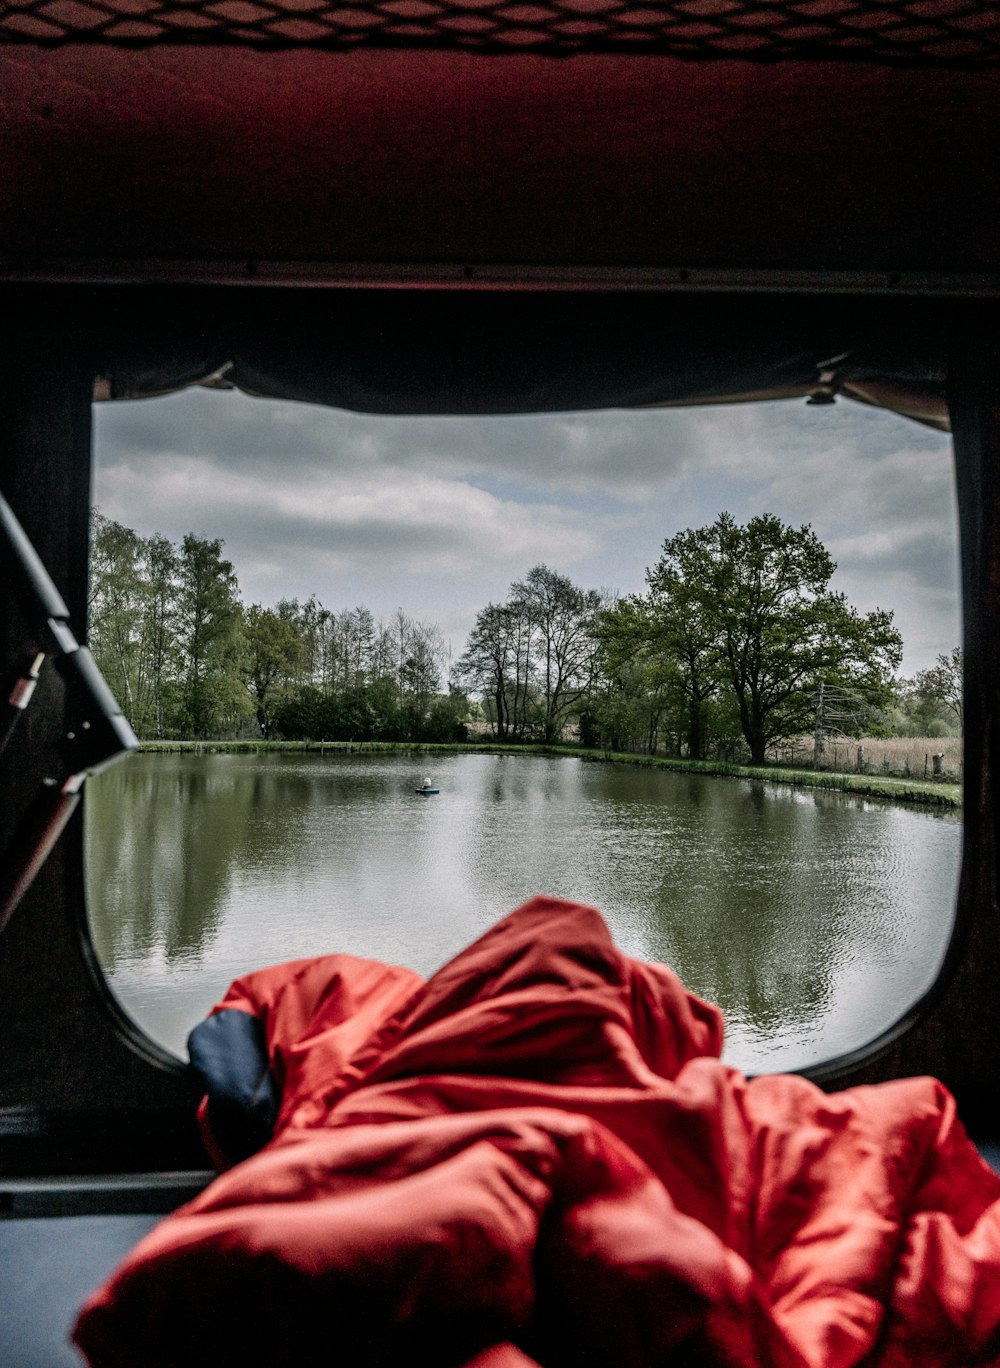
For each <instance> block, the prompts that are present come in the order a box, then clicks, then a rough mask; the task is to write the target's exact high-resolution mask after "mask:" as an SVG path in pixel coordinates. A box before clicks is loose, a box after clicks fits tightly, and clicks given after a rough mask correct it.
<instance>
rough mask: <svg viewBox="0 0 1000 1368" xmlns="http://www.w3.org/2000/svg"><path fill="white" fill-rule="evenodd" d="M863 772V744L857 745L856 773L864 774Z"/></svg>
mask: <svg viewBox="0 0 1000 1368" xmlns="http://www.w3.org/2000/svg"><path fill="white" fill-rule="evenodd" d="M864 772H865V748H864V746H859V747H858V773H859V774H864Z"/></svg>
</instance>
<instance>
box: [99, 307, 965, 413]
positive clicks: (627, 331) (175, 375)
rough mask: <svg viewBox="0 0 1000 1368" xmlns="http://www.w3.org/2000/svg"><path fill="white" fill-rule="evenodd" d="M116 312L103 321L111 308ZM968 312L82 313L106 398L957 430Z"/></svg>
mask: <svg viewBox="0 0 1000 1368" xmlns="http://www.w3.org/2000/svg"><path fill="white" fill-rule="evenodd" d="M98 303H99V305H100V307H99V308H98V307H97V305H98ZM971 312H972V311H971V310H970V306H967V305H954V306H949V305H948V304H947V302H940V301H938V302H930V303H928V302H920V301H915V300H914V301H907V300H903V301H900V300H894V301H887V300H882V299H860V298H849V297H848V298H823V297H816V296H813V297H811V298H804V297H795V296H778V295H772V296H753V295H707V296H706V295H702V296H693V295H679V294H671V293H669V292H664V293H655V292H648V293H634V294H629V293H604V292H593V293H576V292H566V293H561V292H551V293H546V292H541V291H539V292H531V291H524V292H464V291H415V292H395V291H378V290H376V291H363V290H335V289H331V290H293V289H288V290H285V289H266V290H253V291H248V290H245V289H238V288H226V287H215V288H212V287H198V288H195V287H172V288H166V287H155V288H154V287H133V288H132V289H119V290H111V291H109V290H108V289H107V288H105V289H104V290H103V291H102V292H100V293H99V294H88V293H87V292H83V293H82V294H81V295H80V296H79V297H78V298H77V299H76V300H75V302H74V318H75V324H76V326H77V328H78V329H79V330H80V336H81V345H84V346H86V347H87V348H88V349H90V350H91V351H92V353H93V355H94V360H95V377H96V384H95V395H96V397H98V398H102V399H136V398H144V397H149V396H151V395H155V394H162V393H165V392H168V391H171V390H175V389H179V388H183V387H184V386H187V385H192V384H205V385H209V386H213V385H214V386H219V385H221V386H226V387H236V388H239V389H242V390H245V391H246V392H248V393H250V394H255V395H261V396H267V397H271V398H276V399H290V400H298V401H301V402H305V403H313V404H327V405H332V406H335V407H342V408H348V409H355V410H358V411H362V412H369V413H385V414H405V413H424V414H427V413H459V414H475V413H483V414H485V413H524V412H554V411H572V410H582V409H600V408H632V407H639V406H659V405H689V404H707V403H732V402H746V401H752V400H758V399H778V398H800V399H801V398H811V399H812V400H813V402H829V401H831V400H834V399H836V397H837V396H838V395H843V396H845V397H848V398H855V399H858V400H860V401H861V402H864V403H869V404H877V405H879V406H881V407H885V408H889V409H892V410H894V411H896V412H898V413H902V414H905V415H906V416H908V417H912V418H915V419H918V420H919V421H922V422H927V423H931V424H933V425H934V426H937V427H944V426H946V425H947V408H946V404H945V399H944V382H945V369H946V367H945V359H944V358H945V356H946V354H947V345H948V337H949V335H950V332H951V331H952V330H953V329H954V328H955V327H956V326H957V325H960V326H962V327H963V328H964V329H966V330H967V329H968V328H969V327H970V326H974V319H973V320H972V321H971V322H970V313H971Z"/></svg>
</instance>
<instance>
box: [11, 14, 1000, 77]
mask: <svg viewBox="0 0 1000 1368" xmlns="http://www.w3.org/2000/svg"><path fill="white" fill-rule="evenodd" d="M11 43H30V44H34V45H42V46H51V47H56V46H61V45H66V44H100V45H104V46H117V47H149V46H155V45H160V44H195V45H211V44H222V45H235V46H242V47H255V48H262V49H282V48H296V47H312V48H329V49H340V50H344V49H351V48H358V47H388V48H407V47H418V48H419V47H426V48H435V49H452V50H461V49H465V50H469V51H475V52H490V53H500V52H508V53H510V52H536V53H544V54H549V55H555V56H560V55H566V56H568V55H571V54H573V53H580V52H589V53H598V52H637V53H645V54H648V55H653V54H657V55H664V56H672V57H682V58H691V59H700V58H738V59H743V60H747V59H749V60H755V61H764V62H767V61H782V60H831V59H832V60H854V61H867V62H875V63H888V64H892V65H910V66H913V65H917V66H928V65H930V66H934V65H944V66H984V65H991V64H994V63H996V62H997V61H998V60H1000V5H998V4H977V3H974V0H0V44H11Z"/></svg>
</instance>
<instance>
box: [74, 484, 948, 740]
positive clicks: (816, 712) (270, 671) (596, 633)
mask: <svg viewBox="0 0 1000 1368" xmlns="http://www.w3.org/2000/svg"><path fill="white" fill-rule="evenodd" d="M91 535H92V578H91V593H90V622H89V633H90V644H91V648H92V650H93V651H94V654H95V657H96V658H97V662H98V664H99V666H100V668H101V670H102V671H103V673H104V675H105V677H106V678H107V680H108V682H109V684H110V685H111V688H112V690H113V691H114V692H115V694H116V697H118V699H119V701H120V703H121V705H122V707H123V710H124V711H125V713H126V715H127V716H128V717H129V720H130V721H131V723H132V725H133V727H134V728H135V730H136V731H137V733H138V734H139V735H140V736H143V737H181V738H199V737H223V736H236V735H246V734H248V733H250V734H257V735H260V736H262V737H264V738H274V737H281V738H285V739H289V740H292V739H313V740H321V739H326V740H395V741H417V740H425V741H426V740H436V741H448V740H461V739H464V738H465V737H466V736H467V735H468V732H469V728H470V727H474V728H475V729H477V730H479V731H483V730H485V731H487V732H489V733H490V734H491V735H493V736H494V737H495V738H496V739H497V740H500V741H508V742H523V741H541V742H545V743H552V742H555V741H558V740H560V739H565V738H569V737H572V738H573V739H574V740H578V741H579V742H580V743H581V744H583V745H586V746H601V747H604V748H606V749H611V750H619V751H647V752H651V753H652V752H656V751H667V752H669V753H675V754H685V755H687V756H689V757H690V758H693V759H704V758H711V757H722V758H729V759H732V758H738V757H739V756H747V757H748V758H750V760H751V761H752V762H754V763H762V762H763V761H764V759H765V757H766V755H767V754H768V752H769V750H770V749H771V748H773V747H774V746H775V745H776V744H777V743H778V742H780V741H783V740H786V739H788V738H790V737H795V736H801V735H802V734H804V733H811V732H812V731H813V730H814V728H815V729H816V731H817V736H818V735H819V728H820V725H821V723H822V725H827V726H832V725H836V727H837V728H838V729H839V730H841V731H842V732H844V733H845V734H848V735H851V734H854V735H860V734H868V735H871V734H878V733H879V732H881V733H883V734H885V733H888V732H893V731H896V732H898V731H904V732H905V731H909V732H910V733H911V734H922V735H934V734H942V732H944V731H951V730H955V729H960V725H961V652H960V651H957V650H956V651H954V652H952V653H951V655H950V656H939V657H938V660H937V663H936V665H935V666H934V667H932V668H931V669H930V670H925V671H922V672H921V673H920V674H919V675H918V676H916V677H915V678H914V679H912V680H900V679H899V678H897V673H896V672H897V670H898V668H899V664H900V660H901V656H902V639H901V637H900V635H899V632H898V631H897V630H896V628H895V627H894V626H893V622H892V613H891V612H888V611H886V610H884V609H880V608H879V609H875V610H873V611H872V612H869V613H865V614H862V613H859V612H858V611H857V610H856V609H855V608H853V607H852V606H851V605H850V604H849V603H848V602H847V600H846V599H845V597H844V595H843V594H840V593H836V592H834V591H832V590H831V589H830V580H831V578H832V575H833V573H834V570H835V568H836V566H835V563H834V561H833V559H832V557H831V556H830V554H829V552H828V551H827V550H826V548H825V547H824V546H823V545H822V543H821V542H820V541H819V539H818V538H817V537H816V535H815V533H814V532H813V531H812V529H811V528H810V527H809V526H808V525H806V526H803V527H799V528H795V527H791V526H788V525H786V524H784V523H782V522H781V521H780V520H779V519H778V518H776V517H774V516H772V515H770V514H764V515H761V516H758V517H755V518H751V519H750V520H749V521H748V522H747V523H746V524H745V525H740V524H738V523H737V522H736V521H735V520H734V519H733V518H732V517H731V516H730V515H729V514H727V513H723V514H721V515H720V517H719V518H717V519H716V521H715V522H714V523H712V524H711V525H710V526H707V527H703V528H698V529H691V528H689V529H687V530H686V531H683V532H680V533H678V534H676V535H675V536H674V537H671V538H669V539H668V540H666V541H665V542H664V543H663V546H662V550H661V554H660V557H659V559H658V560H657V561H656V563H655V564H654V565H653V566H652V567H650V569H648V570H647V572H646V588H645V591H644V592H642V593H638V594H631V595H627V596H615V595H612V594H610V593H608V592H607V591H601V590H596V589H585V588H582V587H580V586H578V585H575V584H574V583H573V582H572V581H571V580H570V579H569V578H567V577H566V576H565V575H562V574H560V573H559V572H557V571H555V570H553V569H551V568H549V567H548V566H545V565H536V566H534V567H533V568H532V569H530V570H529V571H528V572H527V574H526V575H525V576H524V577H523V578H522V579H519V580H516V581H514V582H513V583H512V584H511V585H510V587H509V590H508V593H507V596H506V598H505V599H504V600H503V601H502V602H497V603H489V604H487V605H486V606H485V607H484V608H482V609H481V610H480V611H479V613H478V614H477V615H476V619H475V625H474V626H473V629H472V631H471V633H470V635H469V638H468V641H467V642H466V645H465V648H464V650H463V652H462V655H461V656H460V658H459V659H458V660H457V661H456V662H454V664H453V665H452V667H451V669H450V670H449V668H448V666H449V660H448V650H447V647H446V644H445V642H444V640H443V638H442V636H441V633H440V631H439V629H438V628H437V627H436V626H435V625H433V624H430V623H425V622H419V621H416V620H414V619H412V618H410V617H409V616H408V615H407V614H406V613H405V612H404V611H403V610H402V609H399V610H397V612H396V613H395V614H393V616H392V618H391V619H389V620H379V621H376V620H375V619H374V617H373V615H372V614H371V612H370V611H369V610H368V609H367V608H365V607H363V606H360V607H356V608H352V609H345V610H343V611H341V612H334V611H331V610H330V609H328V608H326V607H324V606H323V605H322V604H321V603H320V602H319V601H318V600H317V599H316V598H315V596H313V597H311V598H309V599H308V600H306V601H305V602H300V601H298V600H297V599H283V600H281V601H280V602H278V603H277V604H275V605H274V606H273V607H265V606H263V605H261V604H257V603H254V604H250V605H244V604H243V602H242V600H241V597H240V592H239V584H238V580H237V575H236V571H235V569H234V567H233V565H232V563H231V562H230V561H229V560H227V559H225V558H224V556H223V554H222V551H223V543H222V541H221V540H219V539H210V538H205V537H199V536H196V535H194V534H193V533H192V534H189V535H188V536H186V537H184V538H183V540H182V541H181V542H180V543H179V544H174V543H171V542H170V541H169V540H168V539H167V538H165V537H162V536H159V535H154V536H152V537H148V538H143V537H141V536H140V535H139V534H138V533H136V532H135V531H133V530H132V529H130V528H126V527H123V526H122V525H121V524H119V523H116V522H114V521H112V520H111V519H109V518H106V517H104V516H103V515H102V514H101V513H100V512H99V511H97V510H95V511H94V515H93V518H92V529H91ZM823 699H826V700H827V715H826V716H825V717H824V715H823ZM834 700H835V701H836V707H834ZM834 719H836V721H835V723H834Z"/></svg>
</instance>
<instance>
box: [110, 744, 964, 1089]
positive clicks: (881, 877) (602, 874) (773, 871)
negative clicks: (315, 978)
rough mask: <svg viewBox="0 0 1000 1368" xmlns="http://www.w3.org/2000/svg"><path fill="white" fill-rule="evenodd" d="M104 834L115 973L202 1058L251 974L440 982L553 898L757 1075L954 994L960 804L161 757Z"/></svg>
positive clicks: (437, 761)
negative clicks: (693, 1009)
mask: <svg viewBox="0 0 1000 1368" xmlns="http://www.w3.org/2000/svg"><path fill="white" fill-rule="evenodd" d="M425 774H430V775H432V776H433V779H434V782H435V783H436V784H437V785H438V786H439V787H440V790H441V791H440V793H439V794H438V795H437V796H434V797H429V798H422V797H418V796H417V795H416V794H415V793H414V791H413V790H414V787H415V786H416V785H417V784H419V783H420V782H421V780H422V778H423V776H424V775H425ZM86 818H87V878H88V897H89V904H90V916H91V926H92V931H93V937H94V942H95V945H96V947H97V951H98V954H99V956H100V959H101V962H102V964H103V965H104V968H105V971H106V973H107V975H108V978H109V980H110V982H111V984H112V986H113V988H114V990H115V992H116V993H117V994H118V996H119V998H120V1000H121V1002H122V1003H123V1005H124V1006H125V1008H126V1010H127V1011H128V1012H129V1014H130V1015H131V1016H132V1017H133V1018H134V1019H135V1020H136V1021H137V1022H138V1023H139V1024H140V1025H141V1026H143V1027H144V1028H145V1029H146V1030H147V1031H148V1032H149V1033H150V1034H151V1035H152V1036H153V1037H154V1038H156V1039H157V1040H159V1041H160V1042H161V1043H163V1044H165V1045H166V1046H168V1047H169V1048H170V1049H173V1050H175V1051H177V1052H178V1053H180V1054H183V1053H184V1040H185V1037H186V1035H187V1032H188V1031H189V1030H190V1028H191V1027H192V1026H193V1025H194V1024H195V1023H196V1022H197V1021H198V1020H199V1019H200V1018H201V1017H202V1016H203V1015H204V1014H205V1012H206V1011H207V1010H208V1009H209V1008H210V1007H211V1006H212V1004H213V1003H214V1002H216V1001H217V1000H218V998H219V997H221V995H222V994H223V992H224V991H225V989H226V987H227V985H228V984H229V982H230V981H231V980H232V979H233V978H236V977H238V976H239V975H240V974H243V973H246V972H247V971H248V970H250V969H255V968H259V967H261V966H263V965H266V964H273V963H276V962H279V961H281V960H287V959H295V958H299V957H300V956H304V955H314V954H326V953H329V952H331V951H347V952H350V953H352V954H357V955H361V956H365V957H368V958H374V959H381V960H386V961H389V962H392V963H396V964H405V965H408V966H410V967H411V968H413V969H416V970H417V971H419V972H420V973H422V974H424V975H427V974H430V973H432V972H433V971H434V970H435V969H436V968H438V967H439V966H440V965H441V964H443V963H444V962H445V961H446V960H448V959H449V958H450V957H451V956H452V955H454V954H455V953H456V952H457V951H458V950H460V949H461V948H462V947H463V946H464V945H466V944H468V942H469V941H471V940H473V939H474V938H475V937H476V936H478V935H480V934H481V933H482V932H483V931H484V930H486V928H487V927H489V926H490V925H491V924H492V923H493V922H494V921H496V920H497V919H498V918H499V917H501V916H503V915H505V914H506V913H507V912H509V911H511V910H512V909H513V908H514V907H516V906H517V905H518V904H519V903H521V902H523V901H525V899H526V898H528V897H530V896H531V895H532V894H534V893H539V892H545V893H553V894H558V895H560V896H563V897H567V898H574V899H578V900H580V901H583V902H588V903H591V904H593V905H595V906H597V907H598V908H600V909H601V911H602V912H603V913H604V915H605V917H606V919H607V921H608V923H609V925H610V927H611V930H612V932H613V934H614V937H615V940H616V942H617V944H618V945H619V946H620V947H621V948H622V949H623V950H625V951H626V952H627V953H628V954H631V955H635V956H638V957H641V958H644V959H653V960H660V961H663V962H665V963H667V964H669V965H670V966H671V967H672V968H673V969H675V970H676V971H677V973H678V974H679V975H680V976H681V978H682V979H683V980H684V982H685V983H686V984H687V985H688V987H690V988H691V989H693V990H694V991H695V992H697V993H700V994H702V995H703V996H705V997H708V998H711V999H712V1000H713V1001H715V1002H717V1003H719V1005H720V1006H721V1007H722V1008H723V1010H724V1011H725V1013H726V1019H727V1036H726V1040H727V1044H726V1058H727V1059H729V1060H730V1061H731V1062H732V1063H734V1064H736V1065H737V1066H738V1067H740V1068H742V1069H745V1070H747V1071H748V1072H754V1071H759V1070H761V1069H788V1068H796V1067H801V1066H803V1065H805V1064H808V1063H810V1062H814V1061H816V1060H818V1059H822V1058H829V1057H830V1056H832V1055H835V1054H838V1053H841V1052H842V1051H844V1050H847V1049H850V1048H852V1047H855V1046H858V1045H861V1044H863V1043H864V1042H865V1041H866V1040H869V1039H871V1038H872V1037H873V1036H874V1035H876V1034H877V1033H878V1032H879V1031H881V1030H882V1029H884V1028H885V1027H887V1026H889V1025H891V1024H892V1022H893V1021H895V1020H896V1019H897V1018H898V1017H899V1015H900V1014H901V1013H902V1012H903V1011H905V1010H906V1008H907V1007H908V1006H909V1005H910V1004H911V1003H912V1002H913V1001H914V1000H915V999H916V998H917V997H918V996H919V995H920V993H921V992H922V991H923V990H924V989H925V988H926V987H928V986H929V984H930V983H931V982H932V981H933V979H934V977H935V975H936V972H937V969H938V966H939V965H940V963H941V960H942V957H943V955H944V952H945V948H946V946H947V942H948V938H949V935H950V931H951V923H952V916H953V904H954V897H955V890H956V886H957V879H958V869H959V858H960V846H961V821H960V819H959V817H958V815H957V814H955V813H954V812H951V811H947V810H932V809H926V810H925V809H914V808H904V807H899V806H893V805H890V804H887V803H882V802H875V801H871V800H867V799H863V798H858V797H851V796H848V795H844V794H837V793H831V792H824V791H822V790H795V789H791V788H787V787H784V786H780V785H770V784H765V783H762V782H757V781H743V780H731V779H710V778H704V777H700V776H694V775H685V774H671V773H668V772H665V771H648V770H643V769H638V768H633V767H630V766H615V765H604V764H593V763H587V762H584V761H581V760H579V759H570V758H549V757H540V756H539V757H535V756H516V755H463V756H447V757H434V758H433V760H432V761H431V760H429V759H428V757H426V756H424V757H416V758H414V757H408V756H398V755H397V756H369V755H344V754H340V755H336V756H330V755H328V756H327V757H325V758H323V757H320V756H297V755H296V756H292V755H281V754H277V755H268V756H249V755H201V756H195V755H163V756H156V755H141V756H136V757H134V758H133V759H131V760H129V761H128V762H126V763H125V764H122V765H119V766H116V767H115V768H113V769H111V770H109V771H108V772H106V773H105V774H103V775H101V776H99V777H98V778H96V779H94V780H92V781H90V783H88V786H87V808H86Z"/></svg>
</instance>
